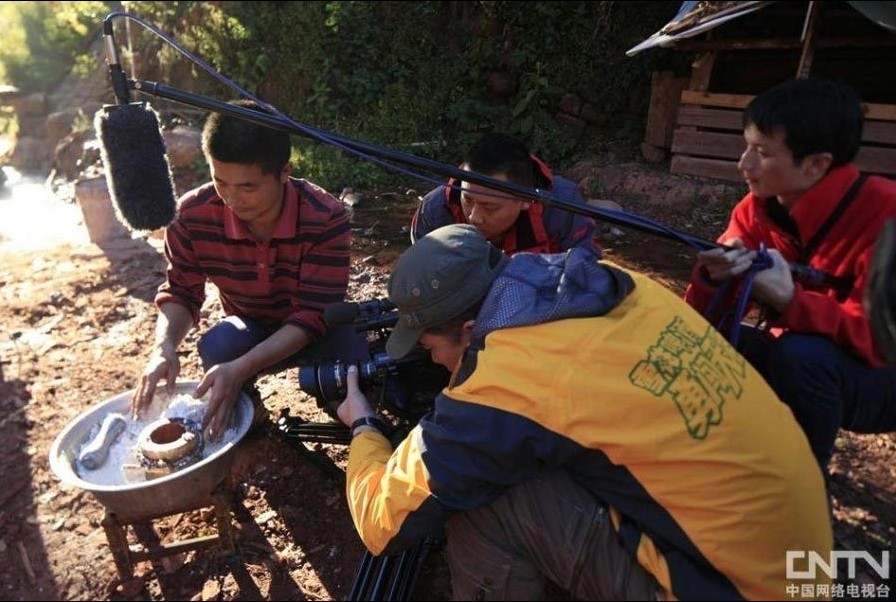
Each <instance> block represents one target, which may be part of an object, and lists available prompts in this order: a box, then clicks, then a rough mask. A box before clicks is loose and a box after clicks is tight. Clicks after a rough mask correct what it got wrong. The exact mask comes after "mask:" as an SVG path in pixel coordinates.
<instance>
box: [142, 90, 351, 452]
mask: <svg viewBox="0 0 896 602" xmlns="http://www.w3.org/2000/svg"><path fill="white" fill-rule="evenodd" d="M237 104H240V105H242V106H244V107H248V108H252V109H255V110H262V109H261V107H259V106H258V105H257V104H254V103H251V102H245V101H240V102H238V103H237ZM202 150H203V153H204V154H205V157H206V160H207V161H208V164H209V167H210V170H211V175H212V182H209V183H207V184H205V185H203V186H201V187H199V188H197V189H195V190H192V191H190V192H188V193H187V194H185V195H184V196H183V197H182V198H181V199H180V201H179V202H178V212H177V216H176V218H175V220H174V221H173V222H172V223H171V225H169V226H168V228H167V230H166V232H165V255H166V257H167V259H168V272H167V279H166V281H165V283H164V284H162V286H160V287H159V292H158V294H157V295H156V300H155V302H156V305H157V306H158V308H159V318H158V323H157V325H156V335H155V341H154V343H153V347H152V352H151V355H150V359H149V361H148V363H147V365H146V368H145V369H144V371H143V373H142V375H141V377H140V381H139V385H138V387H137V389H136V392H135V394H134V397H133V399H132V402H131V407H132V410H133V412H134V413H135V414H138V415H139V414H140V412H141V411H142V410H143V409H145V408H146V407H147V406H148V405H149V403H150V402H151V401H152V397H153V393H154V392H155V389H156V385H157V384H158V382H159V381H160V380H161V379H162V378H164V379H165V380H166V382H167V387H168V390H169V392H170V393H173V391H174V383H175V381H176V379H177V377H178V374H179V372H180V362H179V360H178V357H177V347H178V345H179V344H180V343H181V341H183V339H184V338H185V336H186V335H187V333H188V331H189V330H190V329H191V328H192V327H193V326H194V325H196V324H198V322H199V316H200V313H199V312H200V309H201V307H202V304H203V302H204V301H205V284H206V282H212V283H214V284H215V286H216V287H217V289H218V293H219V297H220V299H221V304H222V305H223V308H224V313H225V314H226V318H225V319H224V320H222V321H221V322H219V323H218V324H217V325H215V326H214V327H212V328H211V329H209V330H208V332H206V333H205V334H204V335H203V336H202V337H201V338H200V340H199V344H198V346H199V354H200V357H201V358H202V365H203V369H204V370H205V374H204V376H203V378H202V381H201V382H200V383H199V386H198V387H197V390H196V396H197V397H199V396H202V395H204V394H205V393H206V392H208V393H209V407H208V410H207V412H206V417H205V425H204V426H206V427H208V433H209V436H210V437H211V438H212V439H217V438H219V437H220V435H221V433H223V432H224V430H225V429H226V427H227V423H228V420H229V418H230V413H231V411H232V409H233V406H234V404H235V402H236V399H237V397H238V395H239V392H240V390H241V388H243V387H244V386H247V385H250V386H251V384H252V383H253V381H254V378H255V376H256V375H258V374H259V373H261V372H275V371H278V370H280V369H285V368H286V367H288V366H290V365H294V364H295V356H296V354H297V353H298V352H299V351H301V350H302V349H304V348H305V347H307V346H308V345H309V343H311V342H312V341H315V340H316V339H319V338H320V337H321V336H322V335H323V334H324V332H325V330H326V326H325V324H324V320H323V309H324V307H326V306H327V305H330V304H332V303H338V302H340V301H342V300H343V298H344V296H345V291H346V287H347V285H348V274H349V246H350V237H351V230H350V227H349V220H348V216H347V215H346V213H345V210H344V208H343V206H342V204H341V203H340V202H339V201H338V200H337V199H335V198H334V197H333V196H331V195H330V194H328V193H327V192H326V191H325V190H323V189H322V188H320V187H318V186H316V185H314V184H312V183H311V182H308V181H306V180H300V179H295V178H292V177H290V174H291V172H292V165H291V164H290V162H289V157H290V152H291V145H290V138H289V134H287V133H286V132H281V131H277V130H273V129H270V128H267V127H264V126H260V125H256V124H254V123H250V122H248V121H245V120H241V119H238V118H235V117H230V116H226V115H223V114H218V113H213V114H211V115H210V116H209V118H208V120H207V121H206V124H205V128H204V130H203V132H202Z"/></svg>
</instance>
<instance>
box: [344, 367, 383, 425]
mask: <svg viewBox="0 0 896 602" xmlns="http://www.w3.org/2000/svg"><path fill="white" fill-rule="evenodd" d="M345 382H346V387H345V392H346V395H345V401H343V402H342V403H341V404H339V407H338V408H336V414H337V415H338V416H339V420H341V421H342V422H344V423H345V426H348V427H350V426H351V425H352V423H354V421H355V420H357V419H358V418H364V417H365V416H374V412H373V408H372V407H371V406H370V402H369V401H367V398H366V397H365V396H364V393H362V392H361V389H360V387H359V386H358V367H357V366H354V365H352V366H349V367H348V373H347V375H346V378H345Z"/></svg>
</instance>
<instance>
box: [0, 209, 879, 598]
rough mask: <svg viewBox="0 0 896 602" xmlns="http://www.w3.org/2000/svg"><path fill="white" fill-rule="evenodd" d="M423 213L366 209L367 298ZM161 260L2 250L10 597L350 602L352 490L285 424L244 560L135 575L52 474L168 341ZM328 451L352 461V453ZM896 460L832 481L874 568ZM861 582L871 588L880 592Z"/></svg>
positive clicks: (643, 262)
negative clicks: (66, 431) (161, 327)
mask: <svg viewBox="0 0 896 602" xmlns="http://www.w3.org/2000/svg"><path fill="white" fill-rule="evenodd" d="M0 202H2V199H0ZM415 202H416V194H415V193H413V192H411V193H410V194H407V195H406V194H404V191H402V192H401V193H397V194H389V195H380V196H379V197H376V198H368V199H367V200H366V201H365V202H364V203H362V204H360V205H358V206H356V208H355V213H354V216H353V228H354V233H355V245H354V253H353V254H354V257H353V269H352V285H351V294H350V296H351V297H352V298H353V299H355V300H363V299H370V298H374V297H377V296H382V294H383V291H384V283H385V278H386V269H387V268H388V266H389V265H390V264H391V263H392V261H394V259H395V257H396V256H397V255H398V254H399V253H400V252H401V250H402V249H403V248H404V245H405V241H406V239H407V229H406V226H405V225H406V224H407V223H408V219H407V218H408V217H409V215H410V212H411V210H412V209H413V207H414V205H415ZM626 209H628V210H634V211H637V212H640V213H643V214H653V216H654V217H655V218H657V219H663V220H664V221H665V222H667V223H670V224H672V225H674V226H676V227H679V228H683V229H686V230H688V231H689V232H693V233H695V234H698V235H701V236H704V237H712V236H714V234H715V233H717V232H718V231H719V230H720V227H721V224H722V221H723V220H724V218H725V215H726V214H727V207H707V206H701V205H696V204H695V205H689V206H684V205H682V206H676V207H674V208H670V207H669V206H649V205H637V204H635V205H627V206H626ZM604 245H605V247H606V252H607V255H608V256H609V257H611V258H612V259H614V260H616V261H619V262H621V263H623V264H625V265H628V266H631V267H635V268H638V269H642V270H646V271H649V272H650V273H651V274H653V275H654V276H655V277H656V278H658V279H660V280H661V281H662V282H663V283H664V284H666V285H667V286H669V287H671V288H672V289H674V290H676V291H678V292H681V291H683V286H684V282H685V280H686V278H687V275H688V271H689V268H690V264H691V262H692V260H693V254H692V252H691V251H690V250H689V249H687V248H686V247H683V246H681V245H678V244H676V243H667V242H664V241H660V240H657V239H655V238H649V237H647V236H645V235H639V234H636V233H633V232H629V231H627V232H625V233H624V234H623V235H622V236H621V237H613V238H610V237H608V238H607V239H606V240H605V241H604ZM159 248H160V243H159V241H158V240H157V239H152V238H150V239H139V240H129V239H120V240H117V241H115V242H113V243H110V244H106V245H104V246H103V247H99V246H96V245H92V244H86V243H84V244H62V245H55V246H50V247H46V248H42V249H38V250H32V251H20V250H16V249H11V248H9V247H8V245H5V244H4V241H3V240H0V467H2V468H0V470H2V475H3V479H2V489H0V599H4V600H34V599H43V600H104V599H105V600H163V599H164V600H236V599H239V600H318V599H346V598H348V596H349V592H350V589H351V586H352V583H353V581H354V578H355V575H356V571H357V568H358V566H359V562H360V560H361V557H362V552H363V549H362V546H361V544H360V541H359V540H358V538H357V536H356V534H355V532H354V529H353V527H352V524H351V520H350V517H349V515H348V512H347V509H346V504H345V499H344V493H343V489H342V484H341V483H340V482H339V480H338V479H337V478H333V477H331V476H328V475H327V474H326V473H324V472H323V471H322V470H320V469H319V468H317V467H316V465H315V464H314V463H312V462H309V461H308V457H307V455H306V454H305V453H303V452H302V451H301V450H300V449H299V447H298V446H297V445H296V444H295V443H293V442H290V441H287V440H285V439H284V438H283V437H282V436H281V435H280V434H279V433H278V432H277V430H276V429H275V428H274V427H273V426H271V427H270V428H268V429H267V430H266V431H265V432H262V433H259V434H252V435H250V436H248V437H247V438H246V439H245V440H244V441H243V442H241V444H240V445H239V447H238V448H237V453H236V458H235V461H234V465H233V468H232V471H231V476H230V478H229V479H228V480H227V481H226V483H225V484H226V485H227V487H228V489H229V491H230V492H231V493H232V496H233V499H234V517H233V525H234V529H235V532H236V536H237V552H236V553H235V554H233V555H230V556H228V555H223V554H221V553H220V552H219V551H217V550H214V549H210V550H204V551H197V552H189V553H186V554H178V555H173V556H168V557H165V558H163V559H161V560H157V561H155V562H148V561H147V562H141V563H138V564H137V565H136V566H135V567H134V576H133V577H132V578H130V579H124V580H122V579H120V578H119V577H118V575H117V573H116V569H115V565H114V563H113V558H112V555H111V553H110V549H109V545H108V542H107V539H106V536H105V533H104V531H103V529H102V527H101V524H100V521H101V520H102V518H103V512H104V508H103V506H102V505H101V504H100V503H98V502H97V501H96V500H95V499H94V497H93V496H92V494H90V493H88V492H85V491H83V490H79V489H75V488H72V487H69V486H65V485H62V484H60V481H59V479H58V478H57V477H56V476H55V475H54V474H53V472H52V471H51V470H50V467H49V462H48V456H49V450H50V445H51V443H52V441H53V439H54V438H55V437H56V435H57V434H58V433H59V432H60V431H61V430H62V429H63V428H64V427H65V426H66V425H67V424H69V422H70V421H72V419H74V418H75V417H76V416H77V415H78V414H79V413H81V412H82V411H84V410H85V409H86V408H87V407H89V406H91V405H93V404H95V403H98V402H100V401H102V400H105V399H107V398H109V397H111V396H113V395H117V394H119V393H121V392H123V391H126V390H128V389H130V388H132V387H133V385H134V382H135V378H136V376H137V374H138V373H139V371H140V369H141V368H142V366H143V362H144V360H145V354H146V352H147V345H148V343H149V341H150V339H151V336H152V332H153V326H154V322H155V311H154V307H153V305H152V298H153V295H154V292H155V289H156V287H157V286H158V285H159V283H160V282H161V281H162V279H163V275H164V267H165V263H164V259H163V257H162V256H161V254H160V250H159ZM219 317H220V306H219V304H218V303H217V302H216V301H215V300H211V301H210V302H209V303H207V304H206V309H205V310H204V311H203V323H202V325H201V326H200V330H204V329H205V328H207V327H208V325H209V324H211V323H214V322H215V321H216V320H217V319H218V318H219ZM195 342H196V331H194V332H193V333H191V335H190V337H189V338H188V340H187V341H186V343H185V344H184V345H182V346H181V351H182V354H183V356H182V364H183V371H182V377H183V378H185V379H195V378H198V376H199V365H198V360H197V356H196V354H195V352H194V351H193V347H194V346H195ZM260 389H261V391H262V394H263V396H264V402H265V404H266V406H267V407H268V409H270V410H271V412H272V415H274V416H275V417H276V415H277V414H278V413H279V412H280V411H281V410H282V409H288V410H289V411H290V413H291V414H293V415H300V416H303V417H304V418H306V419H309V420H323V419H325V416H324V415H323V414H322V413H321V412H320V411H319V410H318V409H317V407H316V404H315V403H314V402H313V401H312V400H310V399H309V398H307V397H306V396H304V395H303V394H302V393H301V392H299V391H298V387H297V373H296V371H295V370H291V371H289V372H287V373H285V374H281V375H279V376H276V377H273V376H268V377H264V378H262V379H261V381H260ZM311 447H312V448H315V449H316V450H318V452H317V453H323V454H326V455H327V457H329V458H331V459H333V460H334V461H336V462H337V463H344V460H345V456H346V450H345V448H343V447H339V446H332V445H322V444H312V445H311ZM894 450H896V439H894V437H893V436H892V435H880V436H868V435H866V436H859V435H853V434H849V433H844V434H843V436H842V438H841V439H840V440H839V441H838V450H837V453H836V455H835V457H834V460H833V465H832V480H831V491H832V508H833V520H834V527H835V533H836V539H837V545H836V547H837V548H838V549H847V550H867V551H869V552H871V553H872V554H873V555H874V557H875V558H879V557H880V554H879V552H880V551H881V550H891V551H892V550H893V549H894V541H896V464H894V462H893V457H894ZM154 525H155V528H156V529H157V532H158V534H159V536H160V537H161V539H162V541H163V542H174V541H182V540H184V539H187V538H190V537H195V536H199V535H207V534H213V533H214V532H215V527H214V521H213V512H212V510H211V509H208V508H206V509H201V510H197V511H193V512H188V513H185V514H180V515H174V516H169V517H165V518H162V519H159V520H156V521H155V522H154ZM131 536H132V537H133V534H131ZM757 536H761V534H757ZM892 556H893V554H892V553H891V557H892ZM782 562H783V559H782ZM891 563H892V560H891ZM859 569H860V574H859V576H858V580H857V581H856V582H857V583H873V584H878V585H879V584H881V583H880V581H879V579H877V578H876V576H874V577H872V576H871V575H868V574H866V573H864V572H862V570H861V569H862V567H861V566H860V567H859ZM891 570H892V567H891ZM415 594H416V596H415V597H416V599H424V600H444V599H448V598H449V596H450V585H449V579H448V575H447V571H446V569H445V562H444V552H443V551H442V550H440V549H435V550H434V551H432V552H431V553H430V555H429V557H428V560H427V562H426V563H425V564H424V568H423V571H422V573H421V575H420V576H419V580H418V585H417V588H416V590H415ZM857 597H858V596H857Z"/></svg>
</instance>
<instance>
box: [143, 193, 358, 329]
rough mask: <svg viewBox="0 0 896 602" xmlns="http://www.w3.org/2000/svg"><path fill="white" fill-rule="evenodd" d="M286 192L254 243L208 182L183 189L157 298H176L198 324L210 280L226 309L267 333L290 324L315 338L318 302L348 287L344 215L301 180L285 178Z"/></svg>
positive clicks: (319, 323)
mask: <svg viewBox="0 0 896 602" xmlns="http://www.w3.org/2000/svg"><path fill="white" fill-rule="evenodd" d="M284 197H285V198H284V206H283V211H282V213H281V215H280V221H279V223H278V224H277V227H276V229H275V230H274V233H273V235H272V236H271V239H270V241H268V242H258V241H256V240H255V239H254V238H253V237H252V235H251V233H250V232H249V229H248V228H247V226H246V224H245V223H244V222H242V221H241V220H239V219H238V218H237V217H236V216H235V215H234V214H233V212H232V211H230V209H228V208H227V207H226V206H225V205H224V202H223V201H222V200H221V197H220V196H218V193H217V192H216V191H215V187H214V185H213V184H212V183H208V184H205V185H204V186H201V187H200V188H197V189H195V190H192V191H190V192H188V193H187V194H185V195H184V196H183V197H182V198H181V199H180V202H179V205H178V214H177V218H176V219H175V220H174V221H173V222H172V223H171V225H169V226H168V228H167V229H166V232H165V256H166V257H167V258H168V272H167V280H166V281H165V283H164V284H162V285H161V286H160V287H159V292H158V294H157V295H156V299H155V302H156V305H158V306H159V307H161V306H162V305H163V304H165V303H169V302H175V303H180V304H181V305H183V306H185V307H187V308H188V309H189V310H190V312H191V314H192V316H193V321H194V323H198V321H199V310H200V308H201V307H202V303H203V302H204V301H205V283H206V281H210V282H212V283H214V284H215V286H217V287H218V290H219V292H220V297H221V303H222V305H223V306H224V312H225V313H226V314H227V315H239V316H242V317H245V318H249V319H252V320H255V321H256V322H258V323H259V324H260V325H261V326H262V327H264V328H267V329H270V330H271V331H272V332H273V331H275V330H277V329H278V328H280V327H281V326H283V325H284V324H294V325H296V326H299V327H300V328H302V329H304V330H305V331H306V332H307V333H308V334H309V335H310V336H312V337H315V338H319V337H320V336H321V335H322V334H323V333H324V332H325V331H326V326H325V324H324V320H323V308H324V307H326V306H327V305H331V304H333V303H338V302H340V301H342V300H343V298H344V296H345V291H346V287H347V286H348V274H349V247H350V242H351V229H350V227H349V220H348V216H347V215H346V213H345V210H344V208H343V206H342V204H341V203H340V202H339V201H337V200H336V199H335V198H333V196H332V195H330V194H329V193H327V192H326V191H325V190H324V189H322V188H320V187H318V186H316V185H314V184H312V183H310V182H307V181H305V180H297V179H293V178H291V179H290V181H289V183H288V184H286V185H285V195H284Z"/></svg>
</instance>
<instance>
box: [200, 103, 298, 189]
mask: <svg viewBox="0 0 896 602" xmlns="http://www.w3.org/2000/svg"><path fill="white" fill-rule="evenodd" d="M228 104H233V105H237V106H240V107H245V108H247V109H252V110H255V111H260V112H265V110H264V109H263V108H262V107H261V105H259V104H258V103H256V102H253V101H251V100H237V101H232V102H230V103H228ZM202 152H203V153H205V155H206V157H210V158H212V159H215V160H217V161H222V162H224V163H242V164H244V165H258V166H259V167H261V171H262V173H265V174H277V173H280V171H281V170H282V169H283V166H284V165H286V164H287V163H288V162H289V156H290V153H291V152H292V144H291V142H290V139H289V134H288V133H287V132H284V131H282V130H275V129H272V128H269V127H266V126H263V125H258V124H256V123H252V122H251V121H246V120H245V119H239V118H237V117H231V116H230V115H224V114H223V113H212V114H211V115H209V116H208V119H207V120H206V121H205V127H203V128H202Z"/></svg>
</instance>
